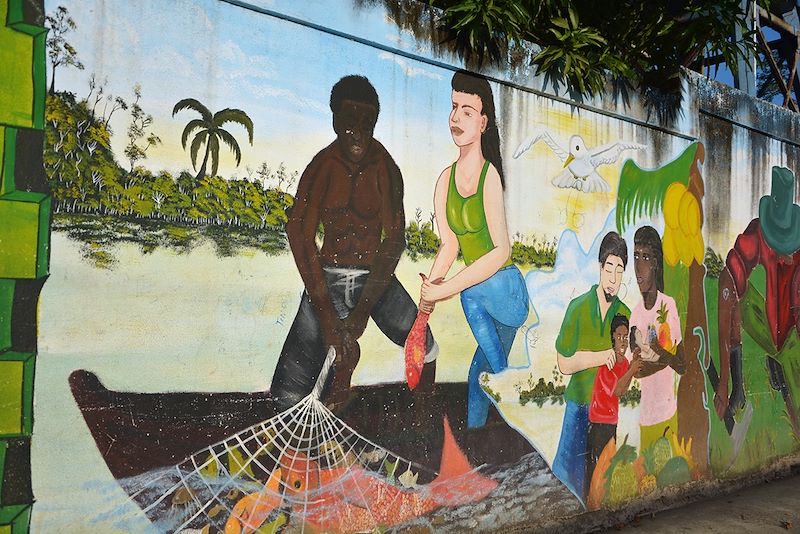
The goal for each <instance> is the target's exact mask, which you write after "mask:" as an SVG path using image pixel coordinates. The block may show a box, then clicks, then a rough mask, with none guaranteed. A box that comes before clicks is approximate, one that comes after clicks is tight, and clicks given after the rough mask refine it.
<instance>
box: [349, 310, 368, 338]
mask: <svg viewBox="0 0 800 534" xmlns="http://www.w3.org/2000/svg"><path fill="white" fill-rule="evenodd" d="M368 322H369V315H367V316H364V317H358V316H355V315H352V314H351V315H350V316H348V317H347V319H345V320H344V321H343V323H344V324H343V327H344V332H345V336H346V337H347V338H349V339H350V340H352V341H353V342H355V341H358V339H359V338H360V337H361V336H362V334H364V330H366V329H367V323H368Z"/></svg>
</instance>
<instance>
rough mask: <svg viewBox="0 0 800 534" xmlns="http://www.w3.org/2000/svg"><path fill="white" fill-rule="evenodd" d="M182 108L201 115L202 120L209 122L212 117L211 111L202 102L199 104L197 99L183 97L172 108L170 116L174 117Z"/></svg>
mask: <svg viewBox="0 0 800 534" xmlns="http://www.w3.org/2000/svg"><path fill="white" fill-rule="evenodd" d="M183 109H191V110H194V111H196V112H198V113H199V114H200V115H201V116H202V117H203V120H204V121H208V122H211V119H212V115H211V111H210V110H209V109H208V108H207V107H205V106H204V105H203V104H201V103H200V101H199V100H196V99H194V98H184V99H183V100H181V101H179V102H178V103H177V104H175V107H173V108H172V116H173V117H174V116H175V114H176V113H177V112H179V111H181V110H183Z"/></svg>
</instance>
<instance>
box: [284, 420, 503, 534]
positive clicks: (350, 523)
mask: <svg viewBox="0 0 800 534" xmlns="http://www.w3.org/2000/svg"><path fill="white" fill-rule="evenodd" d="M278 469H280V470H281V471H282V472H283V481H284V484H285V486H286V488H287V489H286V494H287V497H288V498H289V500H291V501H292V503H293V506H292V515H293V516H294V517H298V518H302V520H303V521H304V526H305V528H308V529H310V530H311V531H312V532H313V531H320V532H339V533H355V532H370V531H372V530H374V529H376V528H378V527H390V526H393V525H397V524H400V523H403V522H405V521H408V520H409V519H412V518H414V517H418V516H420V515H423V514H425V513H427V512H430V511H431V510H434V509H436V508H439V507H442V506H457V505H461V504H466V503H469V502H475V501H479V500H481V499H483V498H484V497H486V496H487V495H488V494H489V493H490V492H491V491H492V490H494V488H496V487H497V482H496V481H494V480H491V479H489V478H486V477H485V476H483V475H481V474H479V473H477V472H476V471H475V470H474V468H473V467H472V466H471V465H470V464H469V461H468V460H467V458H466V456H464V453H463V452H461V449H459V447H458V444H457V443H456V441H455V438H454V437H453V433H452V431H451V429H450V425H449V423H448V421H447V418H445V419H444V444H443V449H442V460H441V464H440V469H439V475H438V476H437V477H436V479H434V480H433V481H432V482H431V483H430V484H428V485H427V486H424V487H422V488H420V489H417V490H404V489H401V488H399V487H397V486H395V485H393V484H389V483H387V482H385V481H384V480H382V479H381V478H379V477H378V476H376V475H375V474H373V473H371V472H369V471H367V470H366V469H364V468H363V467H362V466H361V465H359V464H355V465H352V466H348V467H340V468H333V469H326V468H321V467H320V466H319V464H318V463H317V462H315V461H313V460H310V459H308V457H307V456H306V455H305V454H303V453H300V452H297V451H287V452H286V453H284V455H283V456H282V457H281V460H280V467H279V468H278Z"/></svg>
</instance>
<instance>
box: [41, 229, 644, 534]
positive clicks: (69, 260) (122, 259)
mask: <svg viewBox="0 0 800 534" xmlns="http://www.w3.org/2000/svg"><path fill="white" fill-rule="evenodd" d="M113 253H114V255H115V256H116V257H117V260H118V262H117V263H116V264H115V266H114V268H113V269H111V270H106V269H99V268H97V267H96V266H95V265H93V264H92V263H91V262H89V261H87V260H86V259H84V257H83V256H82V254H81V251H80V244H79V243H77V242H74V241H71V240H69V239H68V238H67V237H66V236H65V235H64V234H62V233H58V232H56V233H54V234H53V236H52V262H51V265H52V267H51V275H50V278H49V279H48V281H47V283H46V284H45V286H44V289H43V291H42V296H41V300H40V307H39V319H40V331H39V356H38V360H37V367H36V386H35V427H34V437H33V444H32V451H31V456H32V458H31V463H32V475H33V484H34V494H35V496H36V499H37V501H36V505H35V506H34V512H33V519H32V531H33V532H61V533H71V532H74V533H82V532H87V531H94V532H109V533H113V532H154V531H155V530H154V529H153V527H152V525H151V524H150V523H149V521H148V520H147V519H146V517H145V516H144V514H143V513H142V512H141V511H140V510H139V509H138V507H136V505H135V504H133V503H132V502H130V501H129V499H128V497H127V495H126V494H125V492H124V491H123V490H122V489H121V488H120V486H119V485H118V484H117V483H116V481H115V480H114V479H113V477H112V476H111V474H110V473H109V471H108V469H107V468H106V466H105V463H104V461H103V459H102V457H101V455H100V451H98V450H97V447H96V445H95V443H94V440H93V439H92V437H91V435H90V434H89V431H88V429H87V428H86V425H85V423H84V421H83V418H82V416H81V414H80V411H79V410H78V407H77V405H76V404H75V402H74V400H73V399H72V395H71V393H70V390H69V385H68V382H67V377H68V376H69V374H70V372H72V371H73V370H75V369H87V370H90V371H92V372H94V373H96V374H97V375H98V377H99V378H100V379H101V380H102V381H103V383H104V384H105V385H106V387H108V388H109V389H118V390H128V391H142V392H161V391H199V390H202V391H259V390H264V389H266V388H268V386H269V383H270V378H271V375H272V371H273V368H274V366H275V363H276V362H277V358H278V355H279V352H280V349H281V346H282V344H283V340H284V338H285V336H286V333H287V332H288V329H289V327H290V325H291V321H292V319H293V317H294V313H295V311H296V310H297V305H298V303H299V299H300V294H301V291H302V282H301V280H300V276H299V274H297V270H296V268H295V266H294V261H293V259H292V256H291V254H289V253H285V254H282V255H278V256H266V255H265V254H263V253H256V252H252V253H243V254H239V255H236V256H232V257H218V256H217V255H215V253H214V248H213V247H212V246H211V245H203V246H200V247H197V248H195V249H193V250H192V251H189V252H186V253H183V254H179V253H177V252H175V251H171V250H166V249H156V250H154V251H152V252H149V253H147V254H144V253H142V251H141V250H140V248H139V247H137V246H136V245H132V244H120V245H118V246H116V247H115V248H114V250H113ZM429 269H430V260H424V261H419V262H412V261H410V260H408V259H406V258H403V259H402V260H401V262H400V265H399V266H398V269H397V275H398V278H399V279H400V281H401V282H402V283H403V284H404V285H405V287H406V288H407V289H408V290H409V293H411V295H412V296H415V298H416V295H418V291H419V276H418V274H417V273H419V272H427V271H428V270H429ZM535 319H536V318H535V317H529V321H528V324H533V323H535ZM431 326H432V328H433V331H434V335H435V336H436V338H437V340H438V342H439V344H440V347H441V353H440V356H439V360H438V364H437V380H438V381H464V380H465V379H466V375H467V369H468V366H469V362H470V360H471V358H472V354H473V352H474V349H475V343H474V340H473V338H472V336H471V335H470V334H469V329H468V326H467V324H466V321H465V319H464V316H463V312H462V311H461V307H460V303H459V301H458V299H455V298H454V299H451V300H449V301H446V302H443V303H441V304H440V305H438V306H437V309H436V311H435V313H434V314H433V316H432V317H431ZM533 332H535V329H531V330H530V331H529V329H528V327H527V326H526V327H523V328H522V329H521V332H520V335H518V337H517V341H516V343H515V345H514V348H513V350H512V355H511V358H510V364H511V365H512V366H513V367H518V368H523V369H510V370H509V371H507V372H506V373H504V374H503V375H501V376H499V377H497V378H496V379H495V380H494V381H493V386H494V387H495V388H496V390H497V391H498V392H499V393H500V394H501V397H502V402H501V403H500V405H499V407H500V409H501V413H503V415H504V416H505V417H506V418H507V420H508V421H509V423H510V424H512V425H513V426H515V427H516V428H518V429H519V430H520V431H522V432H523V433H524V434H525V435H526V437H528V439H529V440H530V441H531V443H533V444H534V446H536V448H537V449H538V450H539V451H540V452H541V454H542V456H543V457H544V459H545V460H546V461H547V462H550V461H551V460H552V458H553V456H554V454H555V450H556V447H557V445H558V438H559V435H560V431H561V421H562V418H563V406H562V405H560V404H559V403H545V404H544V405H543V406H542V407H537V406H536V405H535V404H528V405H526V406H521V405H520V404H519V402H518V400H517V396H516V395H517V394H516V391H515V389H514V385H515V384H516V383H518V382H522V381H524V380H525V379H526V378H527V377H528V376H529V375H530V374H531V373H533V375H534V376H536V377H539V376H543V377H545V379H550V378H551V377H552V371H553V368H554V365H555V353H554V351H553V350H552V349H551V348H550V347H543V346H540V345H537V344H536V343H535V342H534V339H535V337H534V336H532V335H531V334H532V333H533ZM526 334H527V335H526ZM529 360H530V361H531V362H532V366H531V367H530V368H528V361H529ZM403 379H404V360H403V355H402V352H401V349H400V348H398V347H397V346H395V345H393V344H392V343H391V342H389V341H388V340H387V339H386V338H385V337H384V336H383V334H382V333H381V332H380V331H379V330H378V329H377V328H376V327H375V326H374V325H373V324H370V326H369V327H368V329H367V331H366V333H365V335H364V337H363V338H362V357H361V361H360V363H359V366H358V368H357V369H356V372H355V375H354V382H355V383H357V384H369V383H380V382H387V381H402V380H403ZM637 417H638V413H637V412H636V409H634V408H622V409H621V417H620V426H619V431H618V432H619V435H620V437H622V436H624V435H625V434H630V437H629V440H628V441H629V443H638V439H639V437H638V425H637V424H636V422H637ZM63 451H70V454H69V455H68V456H67V455H64V454H63Z"/></svg>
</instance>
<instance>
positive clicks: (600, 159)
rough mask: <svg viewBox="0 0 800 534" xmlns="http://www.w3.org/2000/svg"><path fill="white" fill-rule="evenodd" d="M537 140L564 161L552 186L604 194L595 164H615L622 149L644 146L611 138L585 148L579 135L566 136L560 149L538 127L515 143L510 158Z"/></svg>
mask: <svg viewBox="0 0 800 534" xmlns="http://www.w3.org/2000/svg"><path fill="white" fill-rule="evenodd" d="M539 140H544V142H545V143H546V144H547V146H549V147H550V149H551V150H552V151H553V152H555V154H556V156H558V158H559V159H560V160H561V162H562V163H563V164H564V170H563V171H562V172H561V173H560V174H559V175H558V176H556V177H555V178H553V180H552V183H553V185H554V186H556V187H561V188H565V189H566V188H570V187H572V188H575V189H577V190H578V191H582V192H584V193H598V192H600V193H607V192H609V191H611V186H609V185H608V182H606V181H605V180H604V179H603V177H602V176H600V175H599V174H598V173H597V167H599V166H600V165H606V164H609V163H615V162H616V161H617V160H618V159H619V157H620V155H621V154H622V152H623V151H625V150H642V149H644V148H647V147H646V146H645V145H640V144H639V143H631V142H628V141H615V142H613V143H608V144H606V145H601V146H598V147H595V148H588V147H587V146H586V143H585V142H584V140H583V137H581V136H580V135H573V136H572V137H570V138H569V148H564V147H562V146H561V145H560V144H559V143H558V142H557V141H556V140H555V139H553V136H551V135H550V132H548V131H547V130H544V129H541V130H539V131H537V132H536V133H535V134H533V135H531V136H529V137H528V138H527V139H525V140H524V141H523V142H522V143H520V144H519V146H518V147H517V150H516V151H514V159H516V158H518V157H520V156H521V155H522V154H523V153H525V152H526V151H527V150H528V149H530V148H531V147H532V146H533V145H534V144H536V142H537V141H539Z"/></svg>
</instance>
